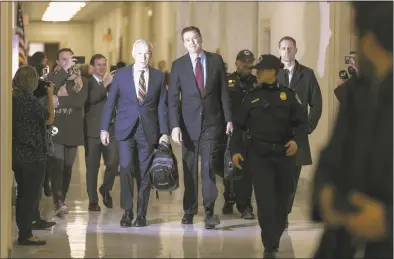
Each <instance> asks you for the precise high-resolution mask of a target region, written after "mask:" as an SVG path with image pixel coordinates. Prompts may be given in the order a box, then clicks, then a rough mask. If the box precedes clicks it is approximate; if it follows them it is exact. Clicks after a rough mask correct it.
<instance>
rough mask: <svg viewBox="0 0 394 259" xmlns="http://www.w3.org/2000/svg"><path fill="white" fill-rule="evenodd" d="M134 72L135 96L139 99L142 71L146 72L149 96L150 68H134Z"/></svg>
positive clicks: (145, 77)
mask: <svg viewBox="0 0 394 259" xmlns="http://www.w3.org/2000/svg"><path fill="white" fill-rule="evenodd" d="M133 70H134V71H133V73H134V86H135V94H136V95H137V97H138V88H139V87H140V76H141V71H142V70H145V73H144V79H145V85H146V94H148V85H149V68H148V67H146V68H143V69H140V68H138V67H136V66H134V69H133Z"/></svg>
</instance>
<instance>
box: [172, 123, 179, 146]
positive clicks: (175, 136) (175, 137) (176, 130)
mask: <svg viewBox="0 0 394 259" xmlns="http://www.w3.org/2000/svg"><path fill="white" fill-rule="evenodd" d="M171 138H172V140H173V141H174V142H175V143H177V144H178V145H180V144H181V142H182V131H181V128H179V127H176V128H173V129H172V132H171Z"/></svg>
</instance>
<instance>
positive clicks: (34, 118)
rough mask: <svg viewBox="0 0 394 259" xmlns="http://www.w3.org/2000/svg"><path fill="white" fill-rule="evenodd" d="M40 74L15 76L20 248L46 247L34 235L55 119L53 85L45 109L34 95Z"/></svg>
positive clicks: (29, 70)
mask: <svg viewBox="0 0 394 259" xmlns="http://www.w3.org/2000/svg"><path fill="white" fill-rule="evenodd" d="M37 82H38V74H37V71H36V70H35V69H34V68H33V67H32V66H22V67H20V68H19V69H18V71H17V72H16V73H15V76H14V79H13V92H12V169H13V171H14V174H15V180H16V182H17V184H18V186H17V193H18V194H17V198H16V224H17V226H18V229H19V237H18V244H19V245H45V244H46V241H42V240H39V239H38V238H37V237H35V236H33V233H32V222H33V220H34V215H33V214H34V209H35V208H34V206H35V205H36V204H37V202H38V200H39V193H40V191H41V188H42V185H43V182H44V177H45V167H46V158H47V156H46V152H47V150H46V149H47V146H46V129H45V127H46V125H47V124H51V123H52V122H53V120H54V108H53V102H52V94H53V85H50V86H49V87H48V88H47V91H48V94H47V103H48V107H47V108H46V109H45V107H44V106H43V105H42V104H41V103H40V101H39V100H38V99H37V98H36V97H35V96H33V92H34V90H36V88H37V86H38V83H37Z"/></svg>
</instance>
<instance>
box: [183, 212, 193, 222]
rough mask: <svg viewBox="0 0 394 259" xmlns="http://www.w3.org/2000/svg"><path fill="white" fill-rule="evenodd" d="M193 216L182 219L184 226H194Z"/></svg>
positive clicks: (185, 216)
mask: <svg viewBox="0 0 394 259" xmlns="http://www.w3.org/2000/svg"><path fill="white" fill-rule="evenodd" d="M193 218H194V215H193V214H185V215H183V218H182V224H193Z"/></svg>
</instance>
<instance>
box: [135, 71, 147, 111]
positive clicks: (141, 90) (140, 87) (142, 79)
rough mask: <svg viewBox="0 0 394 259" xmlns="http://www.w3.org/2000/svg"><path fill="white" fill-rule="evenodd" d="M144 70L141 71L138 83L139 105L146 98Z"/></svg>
mask: <svg viewBox="0 0 394 259" xmlns="http://www.w3.org/2000/svg"><path fill="white" fill-rule="evenodd" d="M144 73H145V70H141V75H140V80H139V83H138V97H137V98H138V102H139V103H140V104H141V103H143V102H144V100H145V97H146V83H145V77H144Z"/></svg>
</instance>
